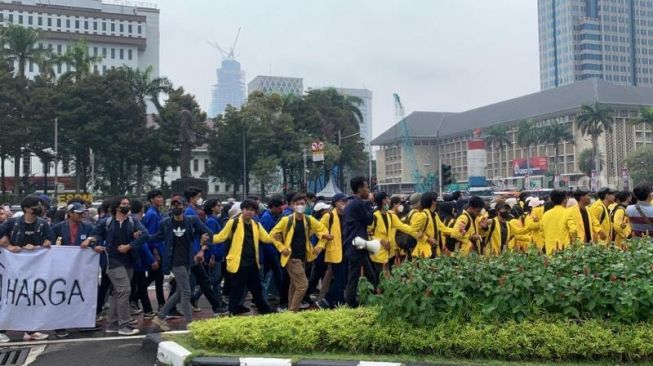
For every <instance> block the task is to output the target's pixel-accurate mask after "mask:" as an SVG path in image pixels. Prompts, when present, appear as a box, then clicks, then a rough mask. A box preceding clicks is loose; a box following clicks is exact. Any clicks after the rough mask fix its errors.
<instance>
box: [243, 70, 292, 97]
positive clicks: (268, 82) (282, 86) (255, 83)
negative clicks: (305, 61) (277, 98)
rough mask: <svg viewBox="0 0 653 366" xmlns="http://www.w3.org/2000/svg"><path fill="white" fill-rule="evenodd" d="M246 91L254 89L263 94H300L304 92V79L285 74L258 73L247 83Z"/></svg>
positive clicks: (253, 90) (251, 91) (250, 91)
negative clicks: (267, 74)
mask: <svg viewBox="0 0 653 366" xmlns="http://www.w3.org/2000/svg"><path fill="white" fill-rule="evenodd" d="M247 89H248V91H247V92H248V93H249V94H251V93H253V92H255V91H260V92H263V93H264V94H274V93H276V94H280V95H289V94H294V95H297V96H301V95H302V94H304V80H303V79H302V78H291V77H285V76H263V75H259V76H257V77H255V78H254V79H252V81H250V82H249V84H247Z"/></svg>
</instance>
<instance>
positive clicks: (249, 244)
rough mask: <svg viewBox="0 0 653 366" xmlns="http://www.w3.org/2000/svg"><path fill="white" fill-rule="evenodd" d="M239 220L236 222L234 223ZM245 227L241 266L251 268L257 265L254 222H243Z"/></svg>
mask: <svg viewBox="0 0 653 366" xmlns="http://www.w3.org/2000/svg"><path fill="white" fill-rule="evenodd" d="M236 223H237V222H234V225H235V224H236ZM243 227H244V229H245V238H244V240H243V251H242V252H241V253H240V268H250V267H255V266H256V248H254V232H253V231H252V223H251V222H250V223H249V224H247V223H245V222H243Z"/></svg>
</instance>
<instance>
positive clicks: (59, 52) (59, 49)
mask: <svg viewBox="0 0 653 366" xmlns="http://www.w3.org/2000/svg"><path fill="white" fill-rule="evenodd" d="M57 54H59V55H61V45H60V44H58V45H57Z"/></svg>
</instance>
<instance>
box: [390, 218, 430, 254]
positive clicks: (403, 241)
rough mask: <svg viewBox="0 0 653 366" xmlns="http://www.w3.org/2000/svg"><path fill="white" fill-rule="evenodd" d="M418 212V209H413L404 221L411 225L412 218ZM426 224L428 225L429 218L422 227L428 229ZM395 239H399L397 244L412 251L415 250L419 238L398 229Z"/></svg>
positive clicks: (406, 250) (404, 249)
mask: <svg viewBox="0 0 653 366" xmlns="http://www.w3.org/2000/svg"><path fill="white" fill-rule="evenodd" d="M416 212H418V211H413V212H411V213H409V214H408V216H406V219H405V220H404V223H406V224H409V225H410V220H411V219H412V218H413V215H414V214H415V213H416ZM426 225H428V220H427V221H426V224H425V226H424V227H423V228H422V230H424V229H426ZM395 240H396V241H397V246H398V247H399V248H400V249H401V250H403V251H405V252H407V253H410V252H412V251H413V249H414V248H415V247H416V246H417V239H415V238H413V237H412V236H410V235H408V234H406V233H404V232H401V231H397V233H396V234H395Z"/></svg>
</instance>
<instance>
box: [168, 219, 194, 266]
mask: <svg viewBox="0 0 653 366" xmlns="http://www.w3.org/2000/svg"><path fill="white" fill-rule="evenodd" d="M185 234H186V226H185V225H184V222H183V221H177V220H175V219H172V266H173V267H179V266H188V265H190V258H188V253H189V250H190V242H189V241H188V237H187V236H186V235H185Z"/></svg>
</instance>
